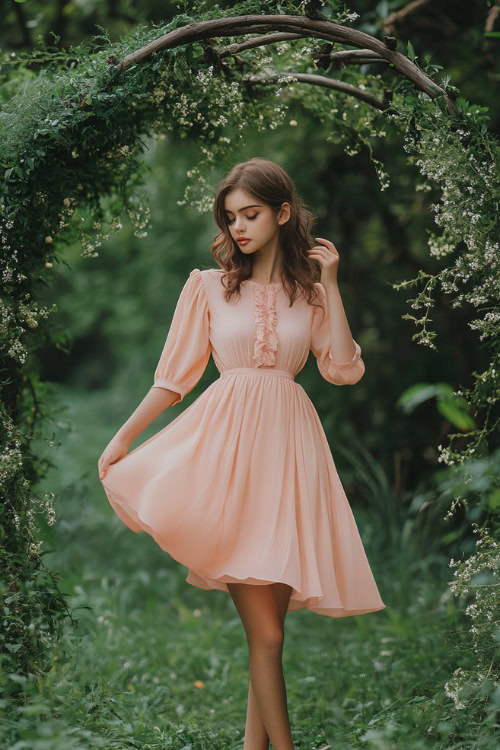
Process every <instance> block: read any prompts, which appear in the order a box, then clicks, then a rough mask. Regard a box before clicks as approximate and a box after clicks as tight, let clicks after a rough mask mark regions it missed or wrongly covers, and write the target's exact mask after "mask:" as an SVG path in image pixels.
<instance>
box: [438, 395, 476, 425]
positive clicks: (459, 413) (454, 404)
mask: <svg viewBox="0 0 500 750" xmlns="http://www.w3.org/2000/svg"><path fill="white" fill-rule="evenodd" d="M437 408H438V411H439V413H440V414H442V415H443V417H445V418H446V419H447V420H448V421H449V422H451V423H452V424H453V425H454V426H455V427H458V429H459V430H472V429H474V427H475V426H476V423H475V421H474V420H473V418H472V417H471V415H470V414H469V413H468V412H467V411H466V409H465V401H464V400H463V399H459V398H439V399H438V402H437Z"/></svg>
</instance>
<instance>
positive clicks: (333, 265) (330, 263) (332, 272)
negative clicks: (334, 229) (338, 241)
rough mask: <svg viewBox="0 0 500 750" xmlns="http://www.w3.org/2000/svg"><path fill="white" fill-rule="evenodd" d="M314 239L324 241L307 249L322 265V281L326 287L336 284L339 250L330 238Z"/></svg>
mask: <svg viewBox="0 0 500 750" xmlns="http://www.w3.org/2000/svg"><path fill="white" fill-rule="evenodd" d="M314 239H315V240H320V242H322V243H324V244H322V245H315V246H314V247H313V248H311V249H310V250H308V251H307V252H308V255H309V257H310V258H312V259H313V260H317V261H318V263H319V264H320V266H321V279H320V281H321V283H322V284H323V286H324V287H325V289H326V288H328V287H333V286H336V284H337V273H338V270H339V260H340V257H339V253H338V250H337V248H336V247H335V245H334V244H333V242H330V240H325V239H324V238H323V237H315V238H314ZM325 245H326V247H325Z"/></svg>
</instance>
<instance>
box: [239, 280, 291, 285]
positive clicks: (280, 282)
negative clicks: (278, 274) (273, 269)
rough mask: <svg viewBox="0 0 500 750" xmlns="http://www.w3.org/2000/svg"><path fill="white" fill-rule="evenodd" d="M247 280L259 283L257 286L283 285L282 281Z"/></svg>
mask: <svg viewBox="0 0 500 750" xmlns="http://www.w3.org/2000/svg"><path fill="white" fill-rule="evenodd" d="M245 281H249V282H250V283H251V284H257V286H282V285H283V282H282V281H270V282H269V283H267V284H266V283H264V282H262V281H255V279H245Z"/></svg>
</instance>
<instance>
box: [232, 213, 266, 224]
mask: <svg viewBox="0 0 500 750" xmlns="http://www.w3.org/2000/svg"><path fill="white" fill-rule="evenodd" d="M258 215H259V214H256V215H255V216H247V217H246V218H247V219H249V220H250V221H253V220H254V219H256V218H257V216H258ZM233 221H234V219H227V223H228V224H232V223H233Z"/></svg>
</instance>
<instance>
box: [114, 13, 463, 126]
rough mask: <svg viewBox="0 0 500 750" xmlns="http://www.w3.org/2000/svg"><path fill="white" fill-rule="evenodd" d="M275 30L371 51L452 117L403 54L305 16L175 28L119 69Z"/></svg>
mask: <svg viewBox="0 0 500 750" xmlns="http://www.w3.org/2000/svg"><path fill="white" fill-rule="evenodd" d="M275 30H278V31H282V32H288V33H290V32H291V33H293V34H297V35H298V36H304V37H308V36H312V37H317V38H319V39H325V40H327V41H330V42H340V43H341V44H350V45H353V46H354V47H361V48H368V49H369V50H371V51H372V52H374V53H376V54H378V55H379V56H380V57H382V58H384V59H385V60H387V61H388V62H389V63H390V64H392V65H394V67H395V68H396V69H397V70H399V72H400V73H401V74H402V75H404V76H405V77H406V78H408V79H409V80H410V81H412V82H413V83H414V84H415V86H416V87H417V88H418V89H420V90H421V91H424V92H425V93H426V94H427V95H428V96H429V97H430V98H431V99H435V98H436V97H438V96H442V97H444V99H445V101H446V104H447V107H448V111H449V112H450V113H451V114H454V112H455V104H454V102H453V100H452V99H451V98H450V96H448V94H447V93H446V92H445V91H444V89H442V88H441V86H438V84H437V83H434V81H432V80H431V79H430V78H429V77H428V76H426V75H425V74H424V73H422V71H421V70H420V69H419V68H418V67H417V66H416V65H415V63H413V62H412V61H411V60H409V59H408V58H407V57H405V55H403V54H401V52H397V51H396V50H392V49H389V48H388V47H387V46H386V45H385V44H384V43H383V42H381V41H380V40H379V39H376V38H375V37H372V36H370V35H369V34H365V33H364V32H363V31H358V30H357V29H351V28H349V27H346V26H341V25H339V24H336V23H331V22H330V21H315V20H312V19H310V18H306V17H304V16H287V15H282V16H257V15H254V16H252V15H249V16H234V17H229V18H216V19H211V20H209V21H200V22H199V23H192V24H188V25H187V26H184V27H182V28H180V29H174V30H173V31H171V32H170V33H169V34H165V35H164V36H162V37H160V38H159V39H155V40H154V41H152V42H150V43H149V44H147V45H146V46H145V47H141V48H140V49H138V50H136V51H135V52H132V53H131V54H130V55H127V56H126V57H125V58H124V59H123V60H122V61H121V62H120V63H119V68H120V70H121V71H125V70H126V69H127V68H128V67H130V66H131V65H133V64H137V63H140V62H142V61H143V60H145V59H147V58H148V57H149V56H150V55H152V54H154V53H155V52H160V51H161V50H164V49H172V48H173V47H178V46H180V45H183V44H189V43H192V42H195V41H201V40H203V39H208V38H213V37H220V36H235V35H238V34H249V33H262V32H264V33H267V32H268V31H269V32H270V31H275Z"/></svg>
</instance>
